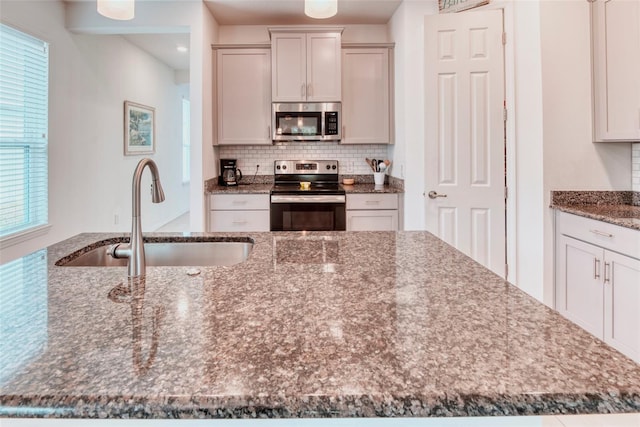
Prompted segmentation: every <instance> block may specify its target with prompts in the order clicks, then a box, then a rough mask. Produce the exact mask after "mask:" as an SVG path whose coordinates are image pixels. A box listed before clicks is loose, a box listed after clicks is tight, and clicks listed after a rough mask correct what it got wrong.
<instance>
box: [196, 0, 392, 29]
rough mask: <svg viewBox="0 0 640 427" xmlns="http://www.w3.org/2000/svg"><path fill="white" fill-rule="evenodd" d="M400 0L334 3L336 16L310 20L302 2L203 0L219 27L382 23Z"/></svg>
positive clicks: (285, 0) (343, 0)
mask: <svg viewBox="0 0 640 427" xmlns="http://www.w3.org/2000/svg"><path fill="white" fill-rule="evenodd" d="M401 2H402V0H338V14H337V15H336V16H333V17H331V18H328V19H313V18H309V17H307V16H305V14H304V0H204V3H205V4H206V6H207V8H208V9H209V10H210V11H211V14H212V15H213V16H214V17H215V18H216V21H218V23H219V24H220V25H313V24H315V25H318V24H320V25H345V24H386V23H387V22H388V21H389V19H390V18H391V16H392V15H393V13H394V12H395V11H396V9H397V8H398V6H399V5H400V3H401Z"/></svg>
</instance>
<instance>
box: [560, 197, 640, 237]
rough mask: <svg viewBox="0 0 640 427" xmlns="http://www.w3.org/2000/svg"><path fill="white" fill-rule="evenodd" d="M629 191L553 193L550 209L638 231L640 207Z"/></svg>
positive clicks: (639, 226) (636, 198) (639, 228)
mask: <svg viewBox="0 0 640 427" xmlns="http://www.w3.org/2000/svg"><path fill="white" fill-rule="evenodd" d="M638 199H639V198H638V196H637V194H635V193H634V192H631V191H553V192H552V193H551V207H552V208H553V209H557V210H559V211H562V212H567V213H571V214H574V215H579V216H583V217H586V218H591V219H595V220H598V221H604V222H608V223H610V224H615V225H619V226H621V227H626V228H632V229H635V230H640V206H638V205H637V204H635V202H636V201H637V200H638Z"/></svg>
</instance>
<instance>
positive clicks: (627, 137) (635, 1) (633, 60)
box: [592, 0, 640, 141]
mask: <svg viewBox="0 0 640 427" xmlns="http://www.w3.org/2000/svg"><path fill="white" fill-rule="evenodd" d="M592 8H593V9H592V37H593V85H594V130H595V140H596V141H640V1H639V0H596V1H595V2H594V3H592Z"/></svg>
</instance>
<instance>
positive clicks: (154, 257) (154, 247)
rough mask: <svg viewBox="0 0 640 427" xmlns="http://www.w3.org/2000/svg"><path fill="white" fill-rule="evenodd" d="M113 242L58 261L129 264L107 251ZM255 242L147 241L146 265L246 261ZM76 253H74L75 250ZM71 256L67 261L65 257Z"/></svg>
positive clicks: (75, 264)
mask: <svg viewBox="0 0 640 427" xmlns="http://www.w3.org/2000/svg"><path fill="white" fill-rule="evenodd" d="M109 246H110V244H107V243H105V244H104V245H103V246H99V247H97V248H95V249H91V250H90V251H88V252H84V251H83V250H80V251H79V252H84V253H82V254H81V255H79V256H77V257H74V256H69V257H65V258H63V259H61V260H60V261H58V262H57V263H56V265H59V266H63V267H126V266H127V262H128V260H127V259H126V258H121V259H116V258H113V257H111V256H109V255H107V249H108V248H109ZM252 249H253V242H251V241H249V239H242V241H213V242H211V241H205V242H201V241H190V242H146V243H145V244H144V251H145V258H146V264H147V266H216V265H233V264H239V263H241V262H243V261H245V260H246V259H247V258H248V257H249V254H250V253H251V250H252ZM72 255H73V254H72ZM67 258H69V260H68V261H67V260H66V259H67Z"/></svg>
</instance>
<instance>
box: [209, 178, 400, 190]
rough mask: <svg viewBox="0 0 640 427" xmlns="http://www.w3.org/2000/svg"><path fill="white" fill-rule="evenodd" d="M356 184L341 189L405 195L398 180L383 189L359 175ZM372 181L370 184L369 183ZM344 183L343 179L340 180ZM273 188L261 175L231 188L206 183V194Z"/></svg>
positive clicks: (393, 179) (269, 179)
mask: <svg viewBox="0 0 640 427" xmlns="http://www.w3.org/2000/svg"><path fill="white" fill-rule="evenodd" d="M355 178H356V183H355V184H354V185H342V184H340V187H341V188H343V189H344V191H345V192H346V193H347V194H349V193H404V189H403V187H402V183H399V185H393V184H395V183H396V182H397V181H400V180H397V179H395V178H391V177H389V179H388V180H390V181H392V183H391V184H389V183H387V184H385V185H384V186H382V187H377V186H375V185H374V184H373V178H371V177H370V176H369V175H364V176H361V175H357V176H355ZM369 181H370V182H369ZM340 182H342V179H340ZM272 187H273V176H265V175H259V176H258V177H257V179H256V180H255V181H253V179H252V178H248V179H247V180H245V181H240V184H239V185H234V186H230V187H226V186H222V185H218V183H217V180H215V179H214V180H209V181H207V182H205V191H206V194H208V195H210V194H265V193H266V194H269V193H270V192H271V188H272Z"/></svg>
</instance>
